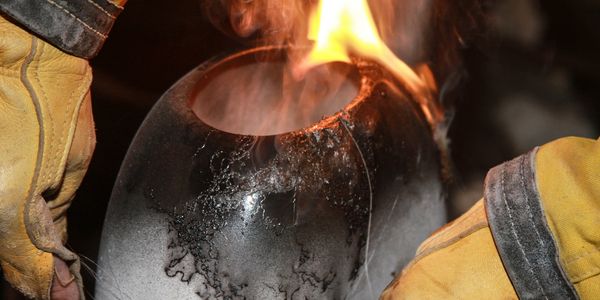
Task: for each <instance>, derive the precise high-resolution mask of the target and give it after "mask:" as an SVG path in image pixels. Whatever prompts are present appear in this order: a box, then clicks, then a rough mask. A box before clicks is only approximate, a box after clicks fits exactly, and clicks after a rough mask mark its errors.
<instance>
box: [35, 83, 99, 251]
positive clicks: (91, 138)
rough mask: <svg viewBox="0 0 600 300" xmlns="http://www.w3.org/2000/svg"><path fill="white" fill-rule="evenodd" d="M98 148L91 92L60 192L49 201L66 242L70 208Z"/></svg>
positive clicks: (70, 152)
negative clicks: (96, 147) (67, 215)
mask: <svg viewBox="0 0 600 300" xmlns="http://www.w3.org/2000/svg"><path fill="white" fill-rule="evenodd" d="M95 145H96V132H95V129H94V120H93V116H92V103H91V96H90V93H89V92H88V93H87V95H86V97H85V99H84V100H83V103H82V105H81V109H80V111H79V116H78V119H77V125H76V128H75V133H74V136H73V142H72V144H71V149H70V150H69V154H68V157H67V162H66V165H65V174H64V178H63V181H62V184H61V187H60V190H59V191H58V193H57V194H56V195H55V196H54V197H52V198H51V199H48V198H46V201H47V203H48V207H49V208H50V212H51V214H52V219H53V220H54V226H55V227H56V229H57V232H58V233H59V234H60V236H61V238H62V242H63V243H65V242H66V239H67V218H66V213H67V209H68V208H69V206H70V204H71V201H72V200H73V198H74V196H75V192H76V191H77V189H78V188H79V185H80V184H81V181H83V178H84V176H85V173H86V172H87V169H88V166H89V164H90V161H91V158H92V154H93V152H94V148H95Z"/></svg>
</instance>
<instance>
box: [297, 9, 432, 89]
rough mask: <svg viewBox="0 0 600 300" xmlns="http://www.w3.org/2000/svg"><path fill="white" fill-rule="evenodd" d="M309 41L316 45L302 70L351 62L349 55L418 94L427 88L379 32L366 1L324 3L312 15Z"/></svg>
mask: <svg viewBox="0 0 600 300" xmlns="http://www.w3.org/2000/svg"><path fill="white" fill-rule="evenodd" d="M308 38H309V40H312V41H314V42H315V44H314V47H313V48H312V50H311V52H310V53H309V55H308V57H307V59H306V60H305V62H304V64H303V69H308V68H311V67H313V66H316V65H320V64H324V63H328V62H333V61H342V62H350V56H349V54H350V53H353V54H355V55H358V56H361V57H364V58H368V59H372V60H374V61H375V62H377V63H379V64H381V65H383V66H384V67H386V68H387V69H388V70H390V71H391V72H393V73H394V75H395V76H397V77H399V78H401V79H403V80H404V81H405V82H406V84H407V87H408V88H409V89H410V90H411V91H412V92H415V93H419V94H420V92H421V91H422V89H423V88H425V87H426V84H425V83H424V82H423V81H422V80H421V78H419V76H418V75H417V74H416V73H415V72H414V71H413V70H412V69H411V68H410V67H409V66H408V65H406V63H404V62H403V61H402V60H400V59H399V58H398V57H396V55H395V54H394V53H393V52H392V50H390V49H389V48H388V47H387V46H386V45H385V43H384V42H383V40H382V39H381V37H380V36H379V33H378V32H377V27H376V26H375V22H374V20H373V16H372V14H371V10H370V9H369V4H368V3H367V0H321V1H320V2H319V6H318V7H317V10H316V11H315V12H314V13H313V14H312V15H311V18H310V24H309V33H308Z"/></svg>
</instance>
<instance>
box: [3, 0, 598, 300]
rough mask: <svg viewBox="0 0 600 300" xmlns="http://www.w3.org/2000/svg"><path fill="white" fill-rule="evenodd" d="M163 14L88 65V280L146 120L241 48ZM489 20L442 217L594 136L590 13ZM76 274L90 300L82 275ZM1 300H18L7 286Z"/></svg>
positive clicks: (557, 8)
mask: <svg viewBox="0 0 600 300" xmlns="http://www.w3.org/2000/svg"><path fill="white" fill-rule="evenodd" d="M168 3H169V2H165V1H159V0H144V1H136V0H131V1H130V2H129V3H128V4H127V9H126V10H125V11H124V13H123V14H122V15H121V17H120V18H119V19H118V21H117V23H116V25H115V27H114V29H113V31H112V34H111V37H110V39H108V41H107V43H106V45H105V46H104V48H103V50H102V52H101V54H100V55H99V56H98V57H97V58H95V59H94V60H93V61H92V62H91V63H92V65H93V67H94V83H93V85H92V93H93V109H94V115H95V121H96V128H97V140H98V144H97V147H96V152H95V155H94V158H93V160H92V163H91V166H90V169H89V172H88V174H87V176H86V178H85V180H84V182H83V184H82V186H81V188H80V189H79V192H78V195H77V197H76V199H75V201H74V203H73V205H72V207H71V209H70V211H69V245H68V246H69V247H70V248H72V249H74V250H75V251H76V252H77V253H79V254H80V255H81V256H82V257H83V258H82V260H83V262H84V263H86V264H87V265H88V266H89V267H90V268H91V269H94V261H95V260H96V256H97V251H98V244H99V239H100V234H101V229H102V222H103V219H104V211H105V210H106V206H107V204H108V199H109V197H110V193H111V189H112V185H113V183H114V180H115V178H116V175H117V172H118V170H119V167H120V163H121V160H122V159H123V157H124V155H125V152H126V151H127V148H128V146H129V143H130V141H131V139H132V138H133V135H134V134H135V132H136V130H137V128H138V126H139V124H140V123H141V122H142V120H143V118H144V116H145V115H146V113H147V112H148V110H149V109H150V108H151V107H152V105H153V103H154V102H155V101H156V100H158V98H159V97H160V95H161V94H162V93H163V92H164V91H165V90H166V89H167V88H168V87H169V86H170V85H171V84H173V83H174V82H175V81H176V80H177V79H178V78H180V77H181V76H183V75H184V74H185V73H186V72H187V71H189V70H191V69H192V68H194V67H195V66H197V65H198V64H200V63H202V62H203V61H205V60H206V59H208V58H210V57H212V56H214V55H217V54H221V53H224V52H232V51H234V50H235V49H241V48H242V47H243V46H242V45H240V44H238V43H237V42H236V41H234V40H232V39H231V38H229V37H226V36H224V35H223V34H222V33H220V32H219V31H217V30H216V29H213V27H212V26H211V25H210V24H209V23H208V21H207V20H206V18H204V17H203V14H202V11H201V9H200V2H199V1H198V0H180V1H176V5H174V4H171V5H169V4H168ZM488 13H489V15H488V22H489V24H490V28H487V29H485V30H482V32H483V33H482V34H481V35H482V38H481V40H480V41H478V40H477V39H475V43H474V44H472V46H471V47H470V48H469V49H464V50H463V51H462V56H463V60H464V64H465V74H464V77H463V84H462V85H460V86H459V88H458V89H457V90H455V91H454V92H453V93H452V97H453V98H455V103H456V105H455V107H454V111H455V113H454V118H453V122H452V123H451V127H450V130H449V140H450V146H451V149H452V157H453V161H454V176H453V179H452V183H451V187H450V190H449V203H450V207H449V213H450V215H451V217H456V216H457V215H458V214H460V213H461V212H463V211H465V210H466V209H467V208H468V207H469V206H470V205H471V204H472V203H473V202H474V201H476V200H478V199H479V198H480V197H481V187H482V182H483V178H484V176H485V173H486V172H487V170H488V169H489V168H491V167H493V166H494V165H496V164H499V163H501V162H502V161H505V160H508V159H510V158H512V157H514V156H517V155H519V154H520V153H523V152H525V151H527V150H529V149H531V148H532V147H534V146H536V145H541V144H543V143H545V142H548V141H550V140H553V139H555V138H558V137H561V136H567V135H578V136H585V137H590V138H597V137H598V135H599V133H600V102H599V100H600V89H599V88H598V87H599V86H600V57H599V54H600V2H598V1H594V0H574V1H549V0H546V1H541V0H539V1H535V0H499V1H495V4H494V5H493V6H491V7H490V8H489V11H488ZM82 272H83V274H84V280H85V281H86V290H87V291H88V292H89V293H90V295H93V288H94V279H93V278H94V277H93V272H90V271H88V270H85V268H84V270H82ZM88 297H90V296H89V295H88ZM0 298H1V299H7V300H9V299H21V297H20V296H18V295H17V294H16V293H15V292H14V291H13V290H12V289H10V287H8V285H7V284H6V283H0ZM90 298H92V297H90Z"/></svg>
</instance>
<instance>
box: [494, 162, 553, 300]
mask: <svg viewBox="0 0 600 300" xmlns="http://www.w3.org/2000/svg"><path fill="white" fill-rule="evenodd" d="M505 177H506V166H502V173H501V175H500V188H501V189H502V202H504V206H506V212H507V213H508V222H509V224H510V227H511V232H512V234H513V236H514V237H515V241H516V242H517V246H519V251H521V254H523V258H524V259H525V263H527V267H528V268H527V270H528V271H529V274H531V276H532V277H533V279H534V280H535V282H536V283H537V285H538V287H539V289H540V291H541V292H542V295H544V298H545V299H548V296H547V295H546V292H545V291H544V289H543V288H542V284H541V283H540V281H539V279H538V277H537V276H536V275H535V273H534V272H533V268H532V266H531V262H530V261H529V258H527V254H525V250H523V245H522V244H521V240H520V238H519V236H518V235H517V231H516V230H515V223H514V221H513V216H512V214H511V212H510V211H511V209H510V206H509V205H508V202H507V201H506V190H505V182H504V178H505Z"/></svg>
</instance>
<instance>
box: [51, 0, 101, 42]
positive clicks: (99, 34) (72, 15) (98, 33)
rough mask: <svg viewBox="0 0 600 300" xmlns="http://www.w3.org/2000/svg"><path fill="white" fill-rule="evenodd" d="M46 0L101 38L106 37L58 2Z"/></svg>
mask: <svg viewBox="0 0 600 300" xmlns="http://www.w3.org/2000/svg"><path fill="white" fill-rule="evenodd" d="M46 2H48V3H50V4H52V5H54V6H56V7H58V8H59V9H61V10H62V11H64V12H65V13H67V14H68V15H69V16H71V17H72V18H73V19H75V20H77V22H79V23H81V25H83V26H84V27H85V28H86V29H88V30H90V31H92V32H93V33H95V34H97V35H98V36H100V37H101V38H102V40H105V39H106V38H107V37H108V36H107V35H106V34H104V33H101V32H100V31H98V30H96V29H94V28H92V26H90V25H88V24H87V23H86V22H84V21H83V20H81V19H80V18H78V17H77V16H75V15H74V14H72V13H71V12H70V11H68V10H67V9H66V8H64V7H62V6H61V5H60V4H58V3H56V2H54V1H52V0H46Z"/></svg>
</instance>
